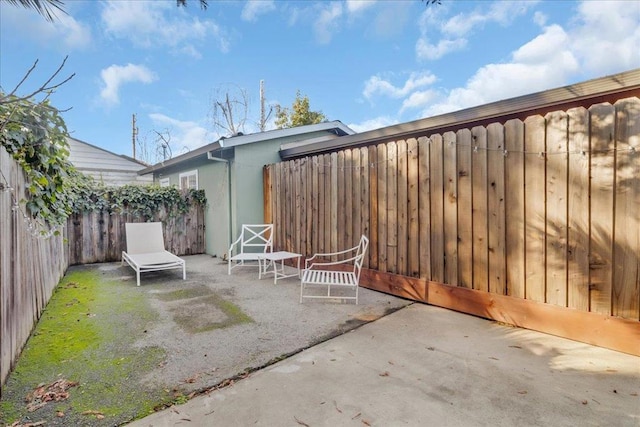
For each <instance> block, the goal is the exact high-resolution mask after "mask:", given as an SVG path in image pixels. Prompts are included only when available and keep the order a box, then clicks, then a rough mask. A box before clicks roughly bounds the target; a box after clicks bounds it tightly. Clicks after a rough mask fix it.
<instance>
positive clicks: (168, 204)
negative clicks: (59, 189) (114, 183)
mask: <svg viewBox="0 0 640 427" xmlns="http://www.w3.org/2000/svg"><path fill="white" fill-rule="evenodd" d="M80 181H82V182H80ZM76 188H77V191H75V192H74V194H73V197H72V200H71V207H72V210H73V213H82V212H90V211H101V210H104V211H106V212H109V213H116V214H120V213H128V214H130V215H133V216H134V217H139V218H144V219H145V220H150V219H153V218H155V217H156V216H157V214H158V212H160V211H164V212H165V213H166V214H167V216H168V217H174V216H177V215H181V214H184V213H187V212H188V211H189V209H190V208H191V207H192V206H194V205H206V203H207V199H206V197H205V193H204V190H193V189H191V190H188V191H182V190H178V188H176V187H159V186H156V185H152V186H137V185H125V186H122V187H106V186H103V185H99V184H97V183H95V182H92V181H90V180H89V179H87V178H84V179H83V180H77V184H76Z"/></svg>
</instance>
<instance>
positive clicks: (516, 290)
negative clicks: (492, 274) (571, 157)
mask: <svg viewBox="0 0 640 427" xmlns="http://www.w3.org/2000/svg"><path fill="white" fill-rule="evenodd" d="M504 135H505V148H506V150H507V153H508V155H507V158H506V159H505V164H504V174H505V189H508V191H506V192H505V204H504V205H505V239H506V248H505V256H506V279H507V281H506V286H507V295H511V296H513V297H518V298H524V297H525V288H524V284H525V267H524V254H525V243H524V217H525V207H524V191H525V188H524V153H523V151H524V123H522V121H521V120H517V119H516V120H509V121H508V122H506V123H505V125H504Z"/></svg>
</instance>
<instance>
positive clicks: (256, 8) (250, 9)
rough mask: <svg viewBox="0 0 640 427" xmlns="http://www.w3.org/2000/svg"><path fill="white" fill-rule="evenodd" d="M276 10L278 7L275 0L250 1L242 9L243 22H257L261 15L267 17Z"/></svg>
mask: <svg viewBox="0 0 640 427" xmlns="http://www.w3.org/2000/svg"><path fill="white" fill-rule="evenodd" d="M274 10H276V5H275V2H274V1H273V0H249V1H247V2H246V3H245V5H244V7H243V8H242V14H241V17H242V20H243V21H250V22H255V21H257V20H258V17H259V16H260V15H265V14H267V13H269V12H271V11H274Z"/></svg>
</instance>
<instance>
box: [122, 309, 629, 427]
mask: <svg viewBox="0 0 640 427" xmlns="http://www.w3.org/2000/svg"><path fill="white" fill-rule="evenodd" d="M323 307H325V308H326V309H330V308H329V307H330V306H328V305H323ZM639 395H640V358H638V357H634V356H631V355H627V354H623V353H618V352H615V351H610V350H606V349H603V348H598V347H593V346H589V345H586V344H582V343H578V342H575V341H570V340H566V339H562V338H558V337H554V336H550V335H545V334H541V333H537V332H533V331H528V330H523V329H517V328H513V327H510V326H505V325H500V324H497V323H495V322H491V321H488V320H484V319H479V318H475V317H472V316H468V315H464V314H460V313H456V312H453V311H449V310H445V309H441V308H437V307H432V306H427V305H423V304H412V305H410V306H407V307H405V308H403V309H401V310H399V311H396V312H394V313H392V314H390V315H388V316H386V317H383V318H381V319H379V320H376V321H374V322H371V323H369V324H366V325H364V326H362V327H360V328H358V329H356V330H353V331H351V332H348V333H346V334H344V335H341V336H338V337H335V338H333V339H331V340H329V341H326V342H323V343H321V344H319V345H316V346H314V347H312V348H309V349H307V350H305V351H303V352H301V353H299V354H296V355H294V356H293V357H290V358H288V359H285V360H282V361H280V362H279V363H277V364H274V365H271V366H268V367H266V368H264V369H262V370H260V371H257V372H255V373H253V374H252V375H250V376H249V377H248V378H246V379H243V380H241V381H238V382H236V383H235V384H233V385H231V386H228V387H225V388H222V389H219V390H215V391H211V392H210V393H207V394H206V395H202V396H199V397H197V398H195V399H193V400H191V401H189V402H187V403H186V404H184V405H180V406H174V407H172V408H169V409H167V410H164V411H162V412H158V413H155V414H153V415H151V416H149V417H147V418H144V419H142V420H138V421H136V422H133V423H131V424H130V427H147V426H154V427H161V426H185V425H191V426H249V425H258V426H260V425H261V426H276V425H277V426H314V427H315V426H349V425H350V426H400V425H404V426H426V425H432V426H515V425H517V426H578V425H580V426H604V425H611V426H614V425H615V426H630V427H632V426H633V427H637V426H639V425H640V397H639Z"/></svg>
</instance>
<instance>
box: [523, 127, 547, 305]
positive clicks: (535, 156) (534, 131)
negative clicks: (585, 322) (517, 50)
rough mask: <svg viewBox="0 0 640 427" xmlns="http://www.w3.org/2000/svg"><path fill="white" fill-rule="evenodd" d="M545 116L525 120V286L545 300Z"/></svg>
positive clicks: (535, 297) (528, 295) (536, 298)
mask: <svg viewBox="0 0 640 427" xmlns="http://www.w3.org/2000/svg"><path fill="white" fill-rule="evenodd" d="M545 126H546V123H545V120H544V118H543V117H541V116H533V117H528V118H527V119H526V120H525V122H524V129H525V134H524V149H525V152H526V155H525V164H524V175H525V183H524V185H525V189H526V191H525V202H524V203H525V206H526V214H525V230H526V235H525V236H526V237H525V247H526V253H525V268H526V277H525V280H526V282H525V286H526V298H527V299H531V300H533V301H538V302H545V294H546V292H545V271H546V265H545V233H546V232H545V222H546V219H547V216H546V200H547V199H546V189H545V183H546V178H545V172H546V155H545V151H546V146H545Z"/></svg>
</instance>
